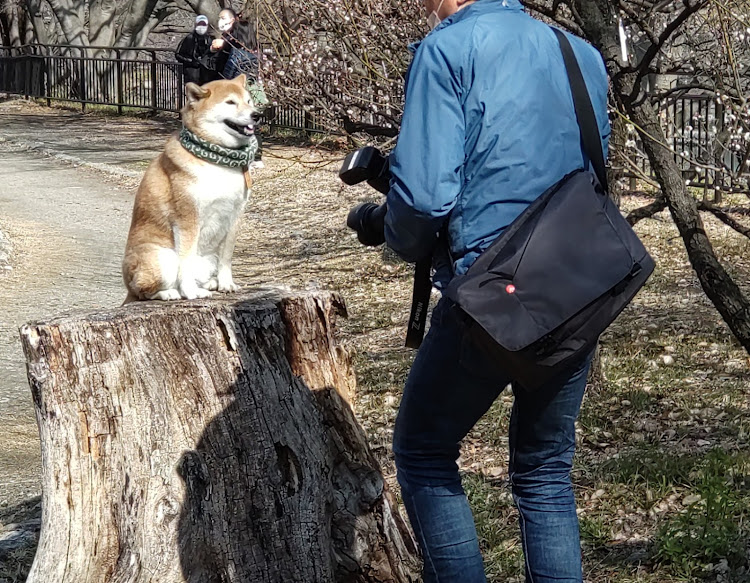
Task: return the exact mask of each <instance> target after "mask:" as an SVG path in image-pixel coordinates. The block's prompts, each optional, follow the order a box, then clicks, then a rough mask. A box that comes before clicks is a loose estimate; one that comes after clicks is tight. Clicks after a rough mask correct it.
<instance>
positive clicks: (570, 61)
mask: <svg viewBox="0 0 750 583" xmlns="http://www.w3.org/2000/svg"><path fill="white" fill-rule="evenodd" d="M550 28H551V29H552V32H554V33H555V36H556V37H557V42H558V43H559V44H560V51H561V52H562V56H563V61H564V62H565V70H566V72H567V74H568V80H569V82H570V89H571V91H572V93H573V105H574V106H575V110H576V119H577V120H578V127H579V128H580V130H581V141H582V142H583V150H584V152H586V154H587V155H588V157H589V160H591V164H592V165H593V167H594V172H596V176H597V178H599V183H600V184H601V185H602V188H604V191H605V192H609V187H608V184H607V170H606V168H605V167H604V152H603V151H602V140H601V136H600V135H599V125H598V124H597V122H596V115H595V114H594V107H593V105H591V97H590V96H589V92H588V89H586V82H585V81H584V80H583V74H582V73H581V68H580V67H579V66H578V61H577V60H576V56H575V53H574V52H573V47H572V46H571V45H570V41H569V40H568V38H567V37H566V36H565V33H564V32H563V31H561V30H559V29H557V28H555V27H552V26H551V27H550Z"/></svg>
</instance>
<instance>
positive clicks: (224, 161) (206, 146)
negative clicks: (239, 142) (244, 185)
mask: <svg viewBox="0 0 750 583" xmlns="http://www.w3.org/2000/svg"><path fill="white" fill-rule="evenodd" d="M180 144H181V145H182V147H183V148H185V149H186V150H187V151H188V152H190V153H191V154H193V155H194V156H198V158H201V159H202V160H206V161H208V162H211V163H213V164H219V165H221V166H228V167H229V168H246V167H247V166H248V165H250V163H252V161H253V160H254V159H255V153H256V152H257V151H258V139H257V138H256V137H255V136H252V138H251V140H250V143H249V144H248V145H247V146H245V147H243V148H227V147H225V146H220V145H218V144H212V143H211V142H207V141H206V140H204V139H203V138H199V137H198V136H196V135H195V134H194V133H193V132H191V131H190V130H188V129H187V128H185V127H183V128H182V130H181V131H180Z"/></svg>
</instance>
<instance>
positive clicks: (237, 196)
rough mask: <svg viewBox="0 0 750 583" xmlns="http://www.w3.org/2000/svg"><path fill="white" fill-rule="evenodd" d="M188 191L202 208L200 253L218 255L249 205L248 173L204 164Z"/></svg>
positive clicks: (196, 204) (200, 217)
mask: <svg viewBox="0 0 750 583" xmlns="http://www.w3.org/2000/svg"><path fill="white" fill-rule="evenodd" d="M188 192H189V194H190V195H191V196H192V198H193V200H194V202H195V207H196V210H197V212H198V222H199V228H200V236H199V240H198V255H201V256H204V257H205V256H207V255H215V254H216V253H217V252H218V248H219V245H220V244H221V242H222V241H223V240H224V239H225V238H226V236H227V234H228V232H229V230H230V229H232V228H233V227H234V225H235V224H236V223H237V221H238V220H239V218H240V215H241V214H242V211H243V209H244V208H245V204H246V202H247V198H248V190H247V187H246V185H245V177H244V176H243V174H242V170H241V169H239V168H228V167H226V166H219V165H217V164H202V165H201V168H200V169H199V171H198V172H196V175H195V181H194V182H193V183H192V184H191V185H190V187H189V189H188Z"/></svg>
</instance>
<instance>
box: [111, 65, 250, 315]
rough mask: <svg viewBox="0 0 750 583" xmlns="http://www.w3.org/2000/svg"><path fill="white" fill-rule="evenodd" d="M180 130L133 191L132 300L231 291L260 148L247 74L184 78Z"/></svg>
mask: <svg viewBox="0 0 750 583" xmlns="http://www.w3.org/2000/svg"><path fill="white" fill-rule="evenodd" d="M185 91H186V96H187V103H186V105H185V107H184V108H183V109H182V123H183V129H182V131H181V132H180V133H179V134H175V135H173V136H172V137H170V138H169V140H168V141H167V144H166V146H165V148H164V152H162V153H161V154H160V155H159V156H158V157H157V158H156V159H155V160H154V161H153V162H152V163H151V165H150V166H149V167H148V169H147V170H146V174H145V175H144V177H143V180H142V181H141V184H140V186H139V188H138V191H137V193H136V196H135V204H134V207H133V219H132V222H131V225H130V232H129V234H128V241H127V244H126V247H125V257H124V258H123V262H122V275H123V279H124V280H125V286H126V287H127V290H128V295H127V298H126V299H125V303H128V302H131V301H135V300H154V299H155V300H177V299H180V298H185V299H194V298H204V297H207V296H210V295H211V292H212V291H215V290H218V291H220V292H231V291H236V290H237V286H236V285H235V283H234V281H233V279H232V254H233V252H234V245H235V240H236V237H237V230H238V226H239V222H240V218H241V216H242V212H243V210H244V208H245V204H246V203H247V200H248V196H249V190H250V185H251V181H250V174H249V170H248V165H249V164H250V163H251V162H252V161H253V156H254V153H255V151H256V150H257V141H256V139H255V136H254V119H253V115H254V113H255V108H254V106H253V103H252V100H251V98H250V94H249V93H248V92H247V91H246V90H245V76H244V75H240V76H239V77H237V78H235V79H233V80H221V81H212V82H211V83H206V84H205V85H203V86H198V85H196V84H194V83H188V84H187V85H186V87H185Z"/></svg>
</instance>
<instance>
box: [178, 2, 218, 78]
mask: <svg viewBox="0 0 750 583" xmlns="http://www.w3.org/2000/svg"><path fill="white" fill-rule="evenodd" d="M207 32H208V18H206V17H205V16H204V15H202V14H199V15H198V16H196V17H195V28H194V29H193V32H191V33H190V34H189V35H187V36H186V37H185V38H183V39H182V40H181V41H180V44H179V45H177V51H176V52H175V57H176V58H177V60H178V61H179V62H180V63H182V74H183V77H184V79H185V83H198V84H199V85H202V84H203V83H208V82H209V81H212V80H213V77H212V76H211V74H210V72H209V71H208V70H207V69H206V67H205V66H204V65H203V64H202V59H203V58H204V57H205V55H207V54H208V52H209V48H210V43H209V37H208V36H207V34H206V33H207Z"/></svg>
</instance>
